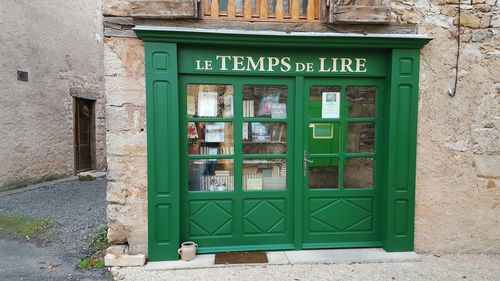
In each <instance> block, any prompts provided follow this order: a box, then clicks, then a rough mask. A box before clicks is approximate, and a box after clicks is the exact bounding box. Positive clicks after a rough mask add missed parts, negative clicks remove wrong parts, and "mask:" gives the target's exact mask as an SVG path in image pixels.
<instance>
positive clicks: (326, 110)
mask: <svg viewBox="0 0 500 281" xmlns="http://www.w3.org/2000/svg"><path fill="white" fill-rule="evenodd" d="M321 118H340V92H323V97H322V103H321Z"/></svg>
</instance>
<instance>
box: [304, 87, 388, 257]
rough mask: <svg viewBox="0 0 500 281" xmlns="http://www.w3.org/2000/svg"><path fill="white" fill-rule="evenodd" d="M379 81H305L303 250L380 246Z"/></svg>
mask: <svg viewBox="0 0 500 281" xmlns="http://www.w3.org/2000/svg"><path fill="white" fill-rule="evenodd" d="M383 82H384V81H383V80H382V79H379V80H378V79H370V78H363V79H354V78H341V79H336V78H306V79H305V82H304V88H303V93H302V94H303V110H304V119H303V120H304V121H303V123H302V124H301V125H302V128H300V129H301V131H303V137H302V140H303V146H302V147H303V150H302V154H303V176H304V179H303V186H302V190H303V192H302V194H301V195H302V198H301V200H302V202H303V212H302V213H303V217H302V221H303V229H302V236H303V247H304V248H332V247H366V246H380V245H382V244H381V234H380V228H381V211H382V207H381V202H380V201H381V190H382V189H383V187H382V186H379V185H378V182H379V180H378V178H379V174H382V173H381V172H382V168H381V165H379V163H382V162H381V161H379V160H380V159H379V158H380V157H379V155H380V153H377V152H379V150H380V147H381V142H382V140H381V137H380V135H381V132H382V131H383V129H382V126H383V124H382V119H383V118H382V110H380V108H381V106H382V105H383V101H382V100H383V96H384V88H383V85H384V84H383Z"/></svg>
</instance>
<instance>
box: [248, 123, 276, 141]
mask: <svg viewBox="0 0 500 281" xmlns="http://www.w3.org/2000/svg"><path fill="white" fill-rule="evenodd" d="M252 140H253V142H270V141H271V136H270V135H269V132H268V130H267V127H266V126H265V125H263V124H262V123H252Z"/></svg>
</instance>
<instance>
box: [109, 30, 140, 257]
mask: <svg viewBox="0 0 500 281" xmlns="http://www.w3.org/2000/svg"><path fill="white" fill-rule="evenodd" d="M104 57H105V59H104V66H105V67H104V69H105V74H104V76H105V81H106V83H105V88H106V100H107V103H106V114H107V118H106V119H107V120H108V122H107V144H108V145H107V151H108V167H109V172H108V180H109V183H108V193H107V200H108V209H107V215H108V226H109V230H108V238H109V240H110V241H111V242H112V243H125V242H128V244H129V245H130V250H129V251H130V253H132V254H135V253H146V252H147V230H148V229H147V166H146V160H147V159H146V105H145V104H146V90H145V82H144V80H145V78H144V48H143V44H142V41H141V40H139V39H136V38H116V37H115V38H106V39H105V41H104Z"/></svg>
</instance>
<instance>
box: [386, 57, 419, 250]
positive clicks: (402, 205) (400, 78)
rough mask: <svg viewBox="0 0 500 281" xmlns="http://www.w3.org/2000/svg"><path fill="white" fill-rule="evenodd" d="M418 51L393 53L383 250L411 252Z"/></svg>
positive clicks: (413, 214)
mask: <svg viewBox="0 0 500 281" xmlns="http://www.w3.org/2000/svg"><path fill="white" fill-rule="evenodd" d="M419 62H420V49H393V50H392V54H391V69H390V72H391V73H390V75H391V78H390V79H391V80H390V84H391V85H390V87H391V90H390V97H389V99H390V101H389V118H388V119H387V120H388V122H389V124H388V126H389V127H388V129H389V130H388V145H387V149H388V150H387V151H388V162H387V165H388V169H387V190H386V200H387V201H386V202H385V203H386V204H385V206H384V208H385V215H386V218H387V221H386V224H385V228H386V229H385V237H384V239H383V240H384V249H385V250H386V251H389V252H395V251H413V240H414V217H415V172H416V171H415V170H416V144H417V111H418V83H419Z"/></svg>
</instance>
